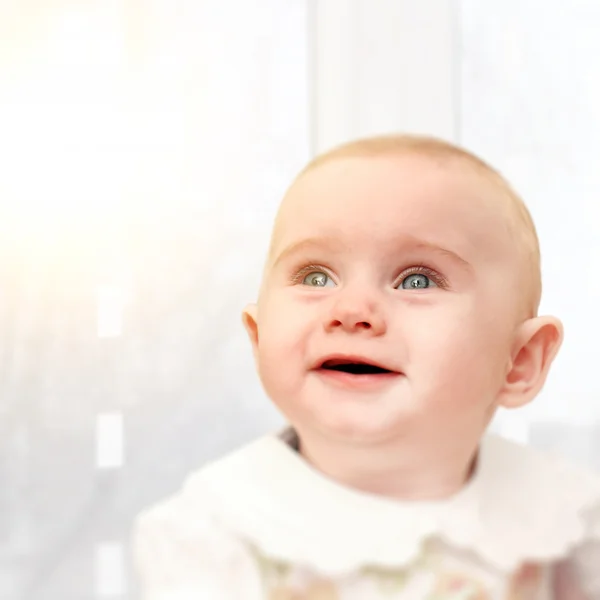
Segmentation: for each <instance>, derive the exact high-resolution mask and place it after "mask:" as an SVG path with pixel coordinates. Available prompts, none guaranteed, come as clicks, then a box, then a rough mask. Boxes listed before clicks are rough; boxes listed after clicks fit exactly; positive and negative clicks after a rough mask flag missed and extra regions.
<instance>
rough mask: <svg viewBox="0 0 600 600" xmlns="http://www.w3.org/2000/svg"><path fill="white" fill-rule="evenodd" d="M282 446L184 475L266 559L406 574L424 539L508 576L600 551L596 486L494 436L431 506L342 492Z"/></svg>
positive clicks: (249, 449)
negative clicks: (587, 548) (528, 564)
mask: <svg viewBox="0 0 600 600" xmlns="http://www.w3.org/2000/svg"><path fill="white" fill-rule="evenodd" d="M291 440H293V435H291V434H290V431H289V430H288V431H286V432H285V433H284V435H280V436H275V435H273V436H266V437H264V438H261V439H259V440H257V441H255V442H253V443H252V444H250V445H248V446H246V447H245V448H242V449H241V450H238V451H237V452H235V453H233V454H231V455H229V456H227V457H225V458H223V459H221V460H219V461H217V462H215V463H213V464H212V465H209V466H208V467H205V468H204V469H202V470H201V471H199V472H198V473H196V474H195V475H193V476H192V477H191V478H190V479H189V480H188V482H187V485H186V486H185V488H184V494H185V495H186V496H188V499H189V500H191V501H192V502H194V503H196V504H197V505H199V504H201V505H202V507H203V510H205V511H208V512H209V513H210V515H211V516H212V518H214V519H215V520H217V521H218V523H219V525H220V526H221V527H224V528H225V529H227V530H230V531H232V532H235V533H236V535H241V536H242V537H243V538H245V539H246V540H247V541H248V542H249V543H251V544H253V545H254V546H255V547H257V548H259V549H260V551H261V552H262V553H263V554H264V555H265V556H268V557H271V558H273V559H277V560H281V561H286V562H292V563H295V564H298V565H303V566H306V567H309V568H313V569H315V570H317V571H318V572H320V573H323V574H326V575H330V576H333V575H341V574H345V573H349V572H351V571H354V570H355V569H358V568H361V567H364V566H367V565H368V566H374V567H382V568H398V567H403V566H407V565H409V564H410V563H412V562H413V561H414V560H415V559H416V558H417V557H418V555H419V554H420V552H421V549H422V545H423V543H424V542H425V541H426V540H428V539H431V538H437V539H438V540H440V541H442V542H444V543H446V544H448V545H450V546H453V547H455V548H457V549H461V550H466V551H472V552H475V553H476V554H477V555H478V556H479V557H480V558H481V559H482V560H484V561H486V562H487V563H489V564H490V565H491V566H493V567H495V568H497V569H499V570H501V571H507V572H508V571H510V570H512V569H514V568H517V567H518V566H519V565H520V564H522V563H523V562H525V561H541V562H546V561H548V562H551V561H553V560H557V559H560V558H561V557H563V556H566V555H567V554H568V553H569V552H570V550H571V549H572V548H573V547H575V546H577V545H579V544H580V543H582V542H584V541H586V539H588V538H591V537H593V536H597V537H598V539H600V524H599V523H592V521H591V516H592V513H593V512H595V511H598V510H599V507H600V481H599V478H596V477H594V476H592V475H591V474H588V473H585V472H582V471H579V470H578V469H575V468H573V467H571V466H569V465H567V464H566V463H564V462H563V461H561V460H558V459H556V458H549V457H547V456H544V455H542V454H541V453H538V452H537V451H535V450H534V449H532V448H529V447H524V446H519V445H517V444H514V443H512V442H509V441H507V440H505V439H503V438H500V437H497V436H493V435H488V436H486V437H484V439H483V440H482V443H481V446H480V452H479V458H478V465H477V469H476V472H475V474H474V476H473V477H472V478H471V480H470V481H469V483H468V484H467V485H466V486H465V487H464V488H463V489H462V490H461V491H460V492H459V493H458V494H456V495H455V496H453V497H451V498H449V499H447V500H444V501H437V502H397V501H393V500H390V499H386V498H382V497H378V496H373V495H370V494H366V493H363V492H360V491H356V490H353V489H349V488H347V487H344V486H341V485H339V484H338V483H336V482H334V481H332V480H330V479H328V478H326V477H325V476H323V475H322V474H320V473H319V472H318V471H316V470H314V469H313V468H312V467H311V466H310V465H309V464H308V463H306V462H305V461H304V460H303V459H302V457H301V456H300V455H299V454H298V453H297V452H295V451H294V449H293V447H291V445H290V441H291ZM598 516H599V517H600V515H598ZM594 528H595V529H594Z"/></svg>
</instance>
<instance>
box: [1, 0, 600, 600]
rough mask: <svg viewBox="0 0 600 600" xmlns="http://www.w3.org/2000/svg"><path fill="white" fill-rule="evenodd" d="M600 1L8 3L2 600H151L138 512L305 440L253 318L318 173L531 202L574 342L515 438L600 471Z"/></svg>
mask: <svg viewBox="0 0 600 600" xmlns="http://www.w3.org/2000/svg"><path fill="white" fill-rule="evenodd" d="M599 28H600V3H598V2H597V0H571V2H570V3H568V4H567V3H564V2H559V1H558V0H550V1H547V2H545V3H543V4H542V3H539V2H538V1H537V0H502V1H500V0H421V1H420V2H414V1H413V0H254V1H253V2H247V1H245V0H0V429H1V431H0V600H87V599H90V600H91V599H95V598H107V599H114V600H130V599H132V600H133V599H134V598H136V597H137V594H136V589H135V581H134V578H133V576H132V573H131V568H130V566H131V565H130V556H129V536H130V533H131V523H132V519H133V518H134V516H135V514H136V513H137V512H138V511H139V510H140V509H141V508H143V507H145V506H147V505H149V504H152V503H154V502H156V501H157V500H158V499H160V498H162V497H164V496H165V495H167V494H170V493H171V492H173V491H174V490H176V489H177V488H178V487H179V486H180V485H181V483H182V481H183V479H184V477H185V475H186V474H187V473H188V472H189V471H191V470H193V469H196V468H198V467H199V466H201V465H202V464H203V463H205V462H206V461H207V460H210V459H212V458H215V457H217V456H219V455H221V454H223V453H225V452H226V451H228V450H230V449H232V448H234V447H236V446H238V445H240V444H242V443H244V442H247V441H249V440H250V439H252V438H254V437H256V436H258V435H260V434H262V433H264V432H267V431H271V430H273V429H274V428H277V427H279V426H280V425H281V423H282V421H281V419H280V417H279V416H278V415H277V414H276V413H275V411H274V410H273V409H272V408H271V407H270V405H269V403H268V401H267V400H266V398H265V397H264V394H263V393H262V391H261V388H260V385H259V383H258V380H257V377H256V376H255V374H254V370H253V364H252V357H251V351H250V347H249V344H248V343H247V341H246V339H245V334H244V332H243V330H242V327H241V321H240V311H241V309H242V308H243V306H244V304H245V303H246V302H248V301H252V300H253V299H254V298H255V296H256V293H257V290H258V285H259V277H260V271H261V267H262V261H263V257H264V254H265V251H266V248H267V244H268V236H269V229H270V225H271V222H272V219H273V216H274V212H275V209H276V206H277V204H278V202H279V199H280V198H281V196H282V194H283V193H284V192H285V189H286V187H287V185H288V184H289V182H290V180H291V179H292V178H293V176H294V175H295V174H296V172H297V171H298V170H299V169H300V168H301V167H302V166H303V165H304V163H305V162H306V161H307V160H308V159H309V158H310V157H311V156H313V155H314V154H315V153H317V152H320V151H322V150H325V149H327V148H329V147H330V146H332V145H334V144H337V143H339V142H342V141H345V140H347V139H350V138H354V137H357V136H362V135H368V134H375V133H386V132H391V131H408V132H419V133H428V134H434V135H437V136H441V137H443V138H446V139H448V140H451V141H455V142H458V143H460V144H463V145H466V146H467V147H468V148H470V149H471V150H474V151H475V152H477V153H479V154H480V155H481V156H482V157H483V158H485V159H487V160H488V161H490V162H492V164H494V165H495V166H497V167H498V168H499V169H500V170H501V171H502V172H503V173H504V174H505V175H506V176H507V177H508V178H509V179H511V181H512V182H513V184H514V185H515V187H516V188H517V189H518V190H519V191H520V192H521V194H522V195H523V196H524V198H525V200H526V202H527V203H528V205H529V207H530V208H531V210H532V212H533V215H534V217H535V219H536V222H537V224H538V228H539V233H540V238H541V243H542V252H543V258H544V265H543V269H544V278H545V292H544V299H543V306H542V309H543V312H550V313H555V314H557V315H559V316H560V317H561V318H562V319H563V320H564V323H565V327H566V332H567V335H566V341H565V346H564V348H563V351H562V354H561V356H560V357H559V359H558V360H557V363H556V366H555V369H554V371H553V373H552V375H551V377H550V380H549V382H548V385H547V387H546V390H545V391H544V392H543V393H542V395H541V396H540V397H539V399H538V400H537V401H536V402H535V403H534V404H533V405H531V406H530V407H529V408H527V409H524V410H522V411H518V412H514V413H512V412H510V413H509V412H506V413H501V414H500V415H498V418H497V420H496V421H495V423H494V425H493V427H494V428H495V429H496V430H497V431H499V432H501V433H502V434H503V435H505V436H507V437H510V438H513V439H516V440H518V441H521V442H523V443H529V444H532V445H536V446H539V447H542V448H545V449H548V450H551V451H553V452H556V453H559V454H562V455H564V456H567V457H568V458H570V459H572V460H574V461H576V462H578V463H580V464H582V465H585V466H588V467H591V468H593V469H597V470H599V471H600V380H599V379H598V377H597V376H596V369H597V368H598V367H597V365H596V362H597V360H598V358H597V357H598V348H597V345H596V343H597V341H598V339H599V337H600V311H599V310H598V307H599V306H600V279H599V278H597V277H596V275H595V271H596V269H597V268H598V265H599V264H600V236H598V225H597V223H598V221H599V218H600V209H599V208H598V206H599V205H598V202H597V198H598V195H599V194H600V169H599V168H598V164H599V163H598V161H599V156H600V155H599V153H598V150H597V141H598V140H599V139H600V110H599V109H598V107H599V106H600V74H599V72H598V69H597V57H598V56H600V37H598V35H597V32H598V30H599Z"/></svg>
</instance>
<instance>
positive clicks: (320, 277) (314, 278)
mask: <svg viewBox="0 0 600 600" xmlns="http://www.w3.org/2000/svg"><path fill="white" fill-rule="evenodd" d="M302 285H309V286H312V287H333V286H334V285H335V283H334V282H333V280H332V279H331V277H329V275H327V273H324V272H323V271H312V272H311V273H309V274H308V275H306V277H304V279H303V280H302Z"/></svg>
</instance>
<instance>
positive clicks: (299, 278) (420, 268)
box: [290, 264, 449, 290]
mask: <svg viewBox="0 0 600 600" xmlns="http://www.w3.org/2000/svg"><path fill="white" fill-rule="evenodd" d="M315 271H321V272H323V273H325V274H326V275H328V276H329V277H332V275H331V272H330V270H329V269H327V268H326V267H323V266H322V265H317V264H310V265H306V266H305V267H302V268H301V269H299V270H298V271H296V272H295V273H294V274H293V275H292V277H291V279H290V281H291V283H293V284H300V283H302V282H303V281H304V278H305V277H306V276H307V275H309V274H310V273H314V272H315ZM410 275H425V276H426V277H429V278H430V279H431V280H432V281H433V282H434V283H435V284H436V286H437V287H439V288H441V289H443V290H444V289H448V287H449V285H448V280H447V279H446V278H445V277H444V276H443V275H441V274H440V273H438V272H437V271H434V270H433V269H431V268H429V267H428V266H427V265H414V266H413V267H409V268H408V269H404V270H403V271H401V272H400V274H399V275H398V277H397V278H396V280H397V281H398V284H397V285H400V284H401V283H402V281H404V279H406V278H407V277H409V276H410ZM332 279H333V277H332Z"/></svg>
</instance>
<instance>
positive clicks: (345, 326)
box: [324, 293, 387, 336]
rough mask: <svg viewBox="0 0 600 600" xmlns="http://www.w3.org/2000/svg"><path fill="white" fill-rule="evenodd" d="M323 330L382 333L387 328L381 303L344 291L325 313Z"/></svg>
mask: <svg viewBox="0 0 600 600" xmlns="http://www.w3.org/2000/svg"><path fill="white" fill-rule="evenodd" d="M324 327H325V331H327V332H333V331H336V330H342V331H345V332H347V333H360V332H364V333H368V334H370V335H373V336H379V335H383V334H384V333H385V332H386V330H387V324H386V320H385V317H384V314H383V310H382V307H381V305H380V304H379V303H378V302H377V301H376V300H375V299H374V298H372V297H367V296H365V295H362V294H361V295H357V294H351V293H346V294H344V295H342V294H340V295H339V296H338V297H337V298H336V299H335V302H334V304H333V306H332V307H331V310H330V312H329V313H328V314H327V316H326V318H325V322H324Z"/></svg>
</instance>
